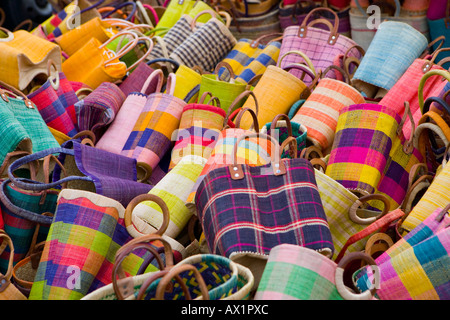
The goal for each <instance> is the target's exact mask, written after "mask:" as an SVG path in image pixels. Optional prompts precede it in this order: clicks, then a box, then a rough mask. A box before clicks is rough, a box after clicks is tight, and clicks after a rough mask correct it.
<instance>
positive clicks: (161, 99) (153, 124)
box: [121, 93, 186, 168]
mask: <svg viewBox="0 0 450 320" xmlns="http://www.w3.org/2000/svg"><path fill="white" fill-rule="evenodd" d="M185 105H186V102H184V101H183V100H181V99H179V98H177V97H174V96H173V95H171V94H167V93H153V94H151V95H149V96H148V98H147V101H146V103H145V105H144V108H143V109H142V111H141V113H140V115H139V117H138V119H137V120H136V122H135V124H134V127H133V130H132V131H131V133H130V134H129V136H128V139H127V141H126V143H125V145H124V146H123V148H122V151H121V154H122V155H124V156H127V157H131V158H134V159H136V160H137V161H138V162H145V163H147V164H148V165H149V166H151V167H152V168H155V167H156V166H157V165H158V163H159V161H160V160H161V158H162V157H163V156H164V155H165V154H166V152H167V151H169V149H170V146H171V143H172V134H173V132H174V131H175V130H177V129H178V126H179V125H180V119H181V114H182V112H183V108H184V106H185Z"/></svg>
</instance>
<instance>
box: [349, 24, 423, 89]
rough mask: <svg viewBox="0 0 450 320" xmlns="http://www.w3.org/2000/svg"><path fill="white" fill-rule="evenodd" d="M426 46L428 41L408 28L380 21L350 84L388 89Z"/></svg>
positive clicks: (405, 25) (414, 30) (408, 26)
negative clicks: (356, 82)
mask: <svg viewBox="0 0 450 320" xmlns="http://www.w3.org/2000/svg"><path fill="white" fill-rule="evenodd" d="M372 44H373V45H372ZM427 44H428V41H427V38H426V37H424V36H423V35H422V34H421V33H420V32H418V31H417V30H416V29H414V28H413V27H411V26H410V25H408V24H405V23H400V22H393V21H386V22H383V23H381V24H380V26H379V27H378V29H377V32H376V34H375V37H374V38H373V40H372V42H371V45H370V47H369V48H368V49H367V52H366V54H365V55H364V59H362V60H361V64H360V65H359V67H358V69H357V70H356V72H355V75H354V76H353V81H355V80H358V81H361V82H364V83H369V84H371V85H374V86H376V87H380V88H384V89H386V90H390V89H391V88H392V87H393V86H394V85H395V83H396V82H397V81H398V80H399V79H400V77H401V76H402V75H403V74H404V73H405V71H406V70H407V69H408V67H409V66H410V65H411V64H412V63H413V62H414V60H415V59H417V58H418V57H419V56H420V54H421V53H422V52H423V51H424V50H425V48H426V47H427ZM374 66H379V67H378V68H374Z"/></svg>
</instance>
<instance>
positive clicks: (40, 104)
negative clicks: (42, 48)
mask: <svg viewBox="0 0 450 320" xmlns="http://www.w3.org/2000/svg"><path fill="white" fill-rule="evenodd" d="M51 66H53V67H54V69H55V71H56V72H55V75H54V76H53V75H51ZM56 68H57V67H56V65H55V64H54V63H53V62H52V61H50V60H49V66H48V69H47V71H48V72H47V75H48V78H47V81H46V82H45V83H44V84H43V85H42V86H41V87H39V88H38V89H37V90H35V91H33V92H32V93H30V94H29V95H28V98H29V99H30V100H31V101H33V103H34V104H35V105H36V107H37V109H38V110H39V113H40V114H41V116H42V118H43V119H44V121H45V123H46V124H47V126H49V127H51V128H53V129H55V130H58V131H59V132H62V133H64V134H66V135H68V136H69V137H73V136H74V135H76V134H77V133H78V124H77V118H76V115H75V106H74V105H75V103H77V102H78V97H77V95H76V93H75V91H74V90H73V88H72V85H71V84H70V82H69V81H68V80H67V78H66V76H65V75H64V73H62V72H58V70H57V69H56Z"/></svg>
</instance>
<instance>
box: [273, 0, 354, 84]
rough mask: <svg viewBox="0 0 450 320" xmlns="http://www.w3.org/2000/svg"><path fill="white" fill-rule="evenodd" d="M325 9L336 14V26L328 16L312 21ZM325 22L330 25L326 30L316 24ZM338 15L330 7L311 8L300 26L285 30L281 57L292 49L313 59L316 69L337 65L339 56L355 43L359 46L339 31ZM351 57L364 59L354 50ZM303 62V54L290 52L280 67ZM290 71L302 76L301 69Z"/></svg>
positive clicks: (307, 82)
mask: <svg viewBox="0 0 450 320" xmlns="http://www.w3.org/2000/svg"><path fill="white" fill-rule="evenodd" d="M320 11H326V12H329V13H331V14H333V16H334V25H333V24H331V22H329V21H328V20H325V19H314V20H311V21H309V20H310V17H312V16H313V14H315V13H316V12H320ZM319 23H324V24H325V25H327V26H328V29H327V30H323V29H319V28H317V27H314V26H315V25H316V24H319ZM338 29H339V18H338V17H337V14H336V13H335V12H334V11H333V10H331V9H329V8H316V9H314V10H312V11H311V12H310V13H309V14H308V16H307V17H306V18H305V20H303V23H302V24H301V25H300V26H291V27H288V28H286V29H285V30H284V32H283V40H282V42H281V48H280V57H282V56H283V55H284V54H285V53H286V52H289V51H293V50H295V51H301V52H303V53H304V54H305V55H306V56H307V57H309V59H310V60H311V62H312V65H313V66H314V69H315V70H317V72H318V71H319V70H322V71H324V70H325V69H326V68H328V67H329V66H330V65H332V64H334V61H335V59H336V57H337V56H339V55H344V54H345V53H346V52H347V50H348V49H349V48H351V47H353V46H354V45H357V43H356V42H355V41H353V40H352V39H350V38H348V37H346V36H344V35H342V34H339V33H338V31H337V30H338ZM348 56H349V57H355V58H357V59H360V58H361V53H360V52H359V51H356V52H355V51H352V52H350V53H349V54H348ZM299 62H301V57H299V56H295V55H289V56H288V57H286V59H284V60H283V61H282V62H281V64H280V66H281V67H282V68H284V67H285V66H288V65H291V64H294V63H299ZM291 73H292V74H293V75H295V76H297V77H300V76H301V73H300V71H297V70H292V71H291ZM311 83H312V80H309V79H307V80H305V84H307V85H310V84H311Z"/></svg>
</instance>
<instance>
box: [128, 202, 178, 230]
mask: <svg viewBox="0 0 450 320" xmlns="http://www.w3.org/2000/svg"><path fill="white" fill-rule="evenodd" d="M144 201H152V202H155V203H156V204H157V205H158V206H159V207H160V208H161V211H162V215H163V222H162V224H161V226H160V227H159V229H158V230H157V231H156V232H155V234H156V235H163V234H164V232H166V230H167V227H168V226H169V221H170V212H169V208H168V207H167V204H166V203H165V202H164V200H163V199H161V198H160V197H158V196H156V195H153V194H141V195H139V196H137V197H135V198H134V199H132V200H131V201H130V203H129V204H128V206H127V208H126V209H125V217H124V222H125V227H126V228H127V229H129V228H132V227H134V226H133V222H132V215H133V210H134V208H135V207H136V206H137V205H138V204H139V203H141V202H144ZM155 229H156V227H155ZM138 232H139V231H138ZM139 233H140V232H139Z"/></svg>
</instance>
